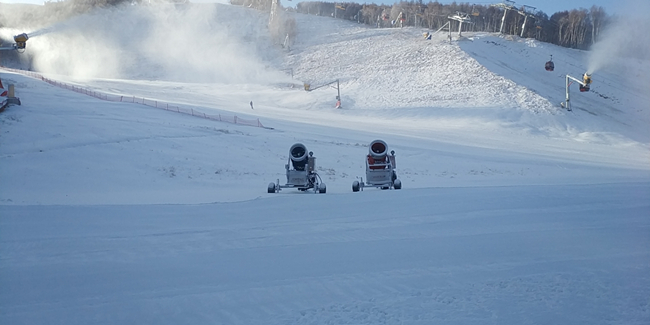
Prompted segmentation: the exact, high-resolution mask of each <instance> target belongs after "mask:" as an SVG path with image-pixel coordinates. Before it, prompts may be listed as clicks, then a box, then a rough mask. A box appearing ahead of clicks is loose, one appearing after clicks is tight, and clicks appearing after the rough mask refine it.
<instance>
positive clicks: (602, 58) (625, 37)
mask: <svg viewBox="0 0 650 325" xmlns="http://www.w3.org/2000/svg"><path fill="white" fill-rule="evenodd" d="M627 2H628V3H627V8H633V9H629V11H630V12H648V11H650V2H648V1H647V0H644V1H627ZM649 29H650V18H648V17H647V16H645V17H642V16H629V15H626V16H624V17H623V16H616V17H615V18H614V21H613V22H611V23H610V24H609V25H608V26H607V27H606V29H605V30H604V31H603V33H602V34H601V35H600V40H599V41H598V42H596V43H595V44H594V45H593V46H592V48H591V51H590V53H589V57H588V62H587V74H589V75H591V74H593V73H594V72H597V71H598V70H600V69H602V68H605V67H607V66H608V65H610V64H612V63H613V62H615V61H616V59H617V58H619V57H626V58H638V59H646V60H647V59H650V40H649V39H648V34H647V33H648V32H647V31H648V30H649Z"/></svg>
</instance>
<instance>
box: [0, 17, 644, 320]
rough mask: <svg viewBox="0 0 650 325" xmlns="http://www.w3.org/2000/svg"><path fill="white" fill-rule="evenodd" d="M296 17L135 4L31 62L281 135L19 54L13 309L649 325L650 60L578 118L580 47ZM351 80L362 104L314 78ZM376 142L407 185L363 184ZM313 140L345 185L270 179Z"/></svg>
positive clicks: (10, 255) (44, 46)
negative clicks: (292, 31)
mask: <svg viewBox="0 0 650 325" xmlns="http://www.w3.org/2000/svg"><path fill="white" fill-rule="evenodd" d="M295 18H296V21H297V26H298V29H299V34H298V38H297V39H296V41H295V44H294V45H293V46H292V47H291V49H282V48H280V47H279V46H275V45H273V44H272V43H273V42H272V41H271V40H270V39H269V38H268V37H267V36H266V35H265V32H264V29H263V26H265V23H266V20H267V19H268V16H267V15H265V14H262V13H259V12H257V11H254V10H250V9H246V8H240V7H233V6H227V5H192V6H188V7H183V8H171V7H162V8H130V9H128V10H126V9H125V10H122V11H116V12H100V13H97V14H95V15H92V16H88V17H87V16H84V17H80V18H78V19H75V20H73V21H69V22H67V23H66V24H65V25H66V28H60V27H52V28H50V29H46V30H47V33H45V32H43V33H42V34H40V35H35V36H34V37H31V38H30V40H29V43H28V51H27V52H26V53H25V55H34V56H35V57H37V58H38V59H37V62H38V67H39V68H40V69H42V70H41V72H42V73H43V74H44V75H45V76H47V77H49V78H54V79H56V80H60V81H63V82H67V83H70V84H74V85H77V86H80V87H83V88H87V89H91V90H96V91H101V92H104V93H108V94H120V95H126V96H137V97H146V98H148V99H151V100H159V101H164V102H169V103H174V104H177V105H180V106H183V107H188V108H192V109H194V110H196V111H198V112H205V113H209V114H219V113H222V114H236V115H237V116H240V117H242V118H252V119H255V118H259V119H260V120H261V121H262V123H263V124H264V125H265V126H270V127H272V128H273V129H264V128H257V127H250V126H244V125H235V124H230V123H220V122H216V121H212V120H207V119H202V118H197V117H193V116H187V115H183V114H178V113H174V112H169V111H164V110H161V109H157V108H153V107H147V106H143V105H139V104H134V103H115V102H107V101H101V100H98V99H96V98H93V97H89V96H86V95H83V94H79V93H75V92H70V91H67V90H64V89H61V88H57V87H54V86H51V85H49V84H46V83H44V82H42V81H40V80H38V79H33V78H30V77H26V76H23V75H21V74H17V73H14V72H11V71H7V70H2V69H0V77H1V78H2V81H3V83H4V84H5V85H6V84H9V83H13V84H15V85H16V89H17V95H18V97H20V98H21V101H22V103H23V104H22V105H21V106H12V107H10V108H9V109H8V110H7V111H5V112H3V113H1V114H0V166H2V167H1V168H0V274H1V275H2V276H0V306H2V307H1V308H0V323H1V324H5V323H6V324H66V325H68V324H89V323H94V324H116V323H133V324H136V323H137V324H142V323H152V324H153V323H156V324H179V323H191V324H198V323H206V324H214V323H217V324H433V323H448V324H468V323H479V324H539V323H585V324H646V323H648V322H649V321H650V308H649V301H648V297H649V296H650V291H649V290H648V288H650V277H649V276H648V274H650V272H649V271H650V268H649V266H648V263H647V261H648V258H649V257H650V252H649V251H648V247H650V240H649V238H650V236H648V235H649V234H650V219H648V217H647V216H648V215H650V203H649V202H650V165H649V164H648V161H650V148H649V146H648V140H649V138H650V137H649V136H648V128H647V123H648V120H647V119H648V113H649V112H648V110H650V99H649V97H648V94H647V93H645V92H644V91H643V88H642V85H643V83H638V84H635V85H632V86H630V87H623V86H621V83H622V82H623V81H625V80H627V79H626V78H627V77H628V76H629V75H630V71H631V70H630V69H632V68H633V67H635V68H636V70H633V71H634V73H642V72H644V71H647V70H645V69H647V65H645V63H643V62H639V64H637V65H631V64H630V62H628V61H626V60H622V62H618V63H616V64H614V65H613V66H615V67H619V68H618V69H614V68H609V69H603V70H601V71H600V72H596V73H595V74H594V84H593V89H594V92H591V93H587V94H579V93H577V91H576V92H575V93H574V94H573V95H574V96H575V97H573V98H574V104H573V105H574V111H572V112H567V111H564V110H562V109H560V107H559V106H558V105H557V104H558V102H559V101H562V100H563V94H564V90H563V87H564V79H563V78H564V77H563V75H564V74H566V73H569V74H572V75H579V74H580V73H582V72H581V71H583V70H584V68H585V67H584V65H583V61H584V53H582V52H578V51H573V50H568V49H560V48H557V47H553V46H550V45H546V44H541V43H537V42H535V41H530V40H519V39H505V38H501V37H498V36H495V35H485V34H468V35H467V36H468V38H467V39H465V40H462V41H460V42H458V41H454V42H452V44H449V43H448V42H447V41H446V39H445V38H444V35H443V36H440V37H436V38H434V39H433V40H431V41H426V40H424V39H422V37H421V32H422V31H420V30H415V29H392V30H378V29H372V28H367V27H365V26H362V25H357V24H355V23H351V22H345V21H340V20H334V19H331V18H324V17H314V16H305V15H295ZM169 21H171V22H179V21H181V22H183V24H181V25H178V24H176V25H174V24H171V25H170V24H167V22H169ZM188 22H192V23H188ZM118 25H121V26H127V27H128V28H123V29H122V28H117V27H116V26H118ZM180 26H182V27H180ZM84 31H85V32H84ZM89 31H93V32H92V33H91V32H89ZM135 31H138V32H137V33H136V32H135ZM0 32H2V33H9V34H10V35H11V34H12V33H15V31H2V30H0ZM136 34H137V35H139V36H140V37H138V38H133V36H134V35H136ZM90 36H92V37H90ZM70 38H72V39H75V40H76V42H74V44H78V45H81V46H80V47H79V48H75V49H74V50H73V51H70V48H68V47H67V45H66V44H67V42H66V41H64V40H66V39H70ZM190 39H192V40H201V42H199V43H192V44H198V45H197V46H194V45H192V46H189V47H188V46H186V45H185V43H184V41H186V40H190ZM30 51H31V52H30ZM551 53H552V54H553V58H554V61H555V62H556V71H555V72H554V73H548V72H546V71H544V70H543V69H542V65H543V62H544V61H545V60H547V57H548V56H549V55H550V54H551ZM104 54H110V55H108V56H109V57H111V58H108V59H106V58H105V56H103V55H104ZM114 58H117V59H114ZM565 66H566V67H570V68H566V71H565V70H564V69H565V68H564V67H565ZM622 66H629V69H628V70H622V69H620V67H622ZM288 69H292V71H293V74H294V77H293V79H292V78H291V76H290V75H289V74H288V73H287V71H289V70H288ZM632 75H634V74H632ZM599 76H603V77H599ZM335 79H339V81H340V84H341V95H342V103H343V109H338V110H337V109H334V108H333V106H334V103H335V98H334V96H336V90H334V89H332V88H330V87H323V88H321V89H318V90H315V91H312V92H306V91H304V90H303V88H302V83H303V82H307V83H310V84H312V85H319V84H321V83H325V82H330V81H332V80H335ZM639 88H641V89H639ZM250 101H253V102H254V109H251V107H250V105H249V102H250ZM619 104H620V105H621V106H625V107H626V108H628V109H621V107H619ZM374 139H383V140H385V141H386V142H387V143H388V145H389V147H390V149H392V150H395V151H396V155H397V172H398V176H399V178H400V179H401V180H402V182H403V186H404V188H403V189H402V190H399V191H393V190H391V191H381V190H377V189H366V190H365V191H363V192H360V193H352V191H351V184H352V181H354V180H355V179H357V177H360V176H364V175H363V172H364V157H365V154H366V153H367V151H368V144H369V143H370V141H372V140H374ZM296 142H301V143H304V144H305V145H306V146H307V148H308V149H309V150H311V151H313V152H314V156H316V157H317V160H316V164H317V171H318V172H319V174H320V175H321V177H322V178H323V180H324V182H325V183H326V184H327V194H312V193H301V192H298V191H293V190H283V191H282V192H280V193H278V194H267V193H266V185H267V184H268V183H269V182H272V181H275V180H276V179H280V181H281V182H283V181H284V177H285V175H284V164H285V163H286V162H287V156H288V150H289V148H290V146H291V145H292V144H294V143H296Z"/></svg>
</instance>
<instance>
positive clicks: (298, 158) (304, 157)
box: [268, 143, 327, 193]
mask: <svg viewBox="0 0 650 325" xmlns="http://www.w3.org/2000/svg"><path fill="white" fill-rule="evenodd" d="M284 168H285V169H286V172H287V183H286V184H285V185H280V180H279V179H278V180H277V181H276V182H275V183H269V186H268V193H277V192H279V191H280V190H281V189H283V188H296V189H298V190H300V191H307V190H311V189H313V190H314V193H325V192H326V190H327V187H326V186H325V183H323V182H322V180H321V178H320V176H319V175H318V173H316V157H314V153H313V152H311V151H309V152H308V151H307V147H305V145H304V144H302V143H296V144H294V145H292V146H291V148H290V149H289V160H288V161H287V164H286V165H284Z"/></svg>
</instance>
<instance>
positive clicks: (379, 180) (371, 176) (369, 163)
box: [352, 140, 402, 192]
mask: <svg viewBox="0 0 650 325" xmlns="http://www.w3.org/2000/svg"><path fill="white" fill-rule="evenodd" d="M365 160H366V181H365V182H364V181H363V177H362V178H361V181H356V180H355V181H354V182H353V183H352V191H353V192H358V191H359V190H363V188H364V187H366V186H374V187H379V188H381V189H384V190H387V189H391V188H394V189H396V190H399V189H401V188H402V182H401V181H400V180H399V179H397V173H396V172H395V151H394V150H391V152H390V154H388V145H387V144H386V142H384V141H382V140H374V141H372V142H370V146H369V147H368V155H367V156H366V159H365Z"/></svg>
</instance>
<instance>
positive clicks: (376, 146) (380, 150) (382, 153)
mask: <svg viewBox="0 0 650 325" xmlns="http://www.w3.org/2000/svg"><path fill="white" fill-rule="evenodd" d="M368 152H369V153H370V157H372V158H373V159H374V160H376V161H384V159H385V158H386V155H388V145H387V144H386V142H384V141H382V140H375V141H373V142H370V147H369V148H368Z"/></svg>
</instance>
